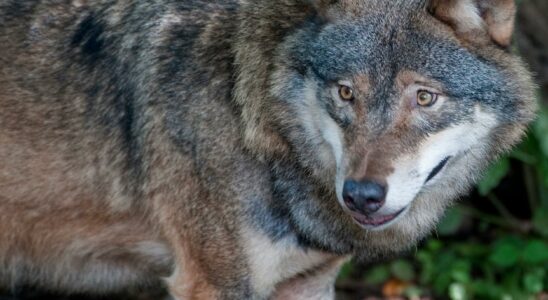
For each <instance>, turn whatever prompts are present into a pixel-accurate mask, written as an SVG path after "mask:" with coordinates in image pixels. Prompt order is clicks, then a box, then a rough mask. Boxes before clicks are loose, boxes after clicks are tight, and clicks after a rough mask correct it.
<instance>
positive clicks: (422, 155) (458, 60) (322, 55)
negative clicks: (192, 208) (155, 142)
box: [270, 0, 534, 254]
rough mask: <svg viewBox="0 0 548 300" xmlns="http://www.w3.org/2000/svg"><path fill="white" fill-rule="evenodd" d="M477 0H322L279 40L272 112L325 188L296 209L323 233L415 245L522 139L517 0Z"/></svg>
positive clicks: (306, 226) (527, 106) (367, 242)
mask: <svg viewBox="0 0 548 300" xmlns="http://www.w3.org/2000/svg"><path fill="white" fill-rule="evenodd" d="M480 2H481V3H482V4H477V5H476V2H475V1H466V0H458V1H457V0H455V1H430V2H429V3H425V1H350V0H348V1H335V4H333V3H330V4H325V5H324V4H321V3H320V4H317V6H316V8H317V9H318V11H319V12H317V14H316V15H315V16H314V17H311V18H310V19H308V20H307V21H305V22H304V24H303V25H302V26H301V28H300V29H298V30H296V31H295V32H294V33H293V34H291V35H290V36H288V37H287V38H285V40H284V42H283V43H282V44H281V46H280V47H279V48H278V49H277V51H278V56H277V60H276V62H275V71H274V72H273V73H272V75H271V77H270V86H271V88H270V93H271V96H272V98H273V99H275V103H273V104H271V106H270V108H271V110H270V111H271V113H272V115H273V118H274V119H276V122H275V125H274V126H275V127H276V129H277V130H278V131H279V132H281V135H282V136H283V137H284V139H285V140H286V141H287V143H288V144H289V145H290V148H291V152H292V153H293V155H295V156H296V157H297V160H298V161H299V164H300V166H301V167H302V168H303V169H304V170H305V172H304V173H305V174H306V175H307V176H309V177H310V178H312V179H311V180H310V181H311V182H313V183H312V185H315V186H316V187H317V189H316V193H317V197H309V198H308V199H303V200H302V201H295V202H294V203H292V205H291V208H290V211H291V212H292V215H293V216H294V218H295V223H296V224H297V227H299V228H300V229H301V230H302V231H303V232H304V233H305V234H306V236H308V237H310V239H311V240H313V242H315V243H318V244H320V245H328V244H329V246H326V247H330V248H333V247H334V246H333V244H337V246H340V247H341V248H340V249H341V251H343V250H344V248H345V246H344V245H352V246H354V247H359V249H366V250H368V251H367V252H370V253H369V254H371V253H374V252H376V251H375V250H377V249H383V250H385V249H386V248H387V247H390V248H392V249H398V248H402V247H406V246H408V245H409V244H412V243H411V242H412V241H414V240H416V239H417V238H418V237H420V236H422V235H423V234H424V233H426V232H428V230H429V229H430V228H431V227H432V226H433V224H434V223H435V222H436V221H437V219H438V218H439V217H440V215H441V214H442V212H443V209H444V208H445V207H446V206H447V205H448V204H449V203H450V201H451V200H452V199H454V198H455V197H457V196H458V195H459V194H462V193H463V192H465V191H466V190H467V189H468V188H469V187H470V185H471V183H473V182H474V180H475V179H477V178H478V175H479V174H480V173H481V171H482V170H483V169H484V168H485V166H486V165H487V164H488V163H489V162H491V161H492V160H493V159H494V158H495V157H496V156H497V155H499V154H500V153H501V152H502V151H504V150H507V149H508V148H509V147H511V146H512V145H514V144H515V143H516V142H517V141H518V140H519V138H520V137H521V135H522V133H523V130H524V127H525V126H526V124H527V123H528V122H529V120H530V119H531V116H532V111H533V110H534V104H533V96H532V88H531V84H530V82H529V80H530V79H529V75H528V73H527V72H526V71H525V70H524V69H523V68H522V67H521V64H520V62H519V60H518V59H516V58H515V57H513V56H512V55H511V54H510V53H509V51H508V50H507V49H506V48H507V46H508V41H509V40H510V35H511V31H512V26H511V23H512V22H513V13H514V6H513V2H512V1H498V0H497V1H495V0H493V1H483V2H482V1H480ZM310 198H313V199H310ZM334 198H336V199H334ZM337 202H338V207H337V206H335V205H333V203H337ZM341 208H342V209H341ZM333 236H336V238H333ZM328 237H329V238H328ZM337 246H335V247H337Z"/></svg>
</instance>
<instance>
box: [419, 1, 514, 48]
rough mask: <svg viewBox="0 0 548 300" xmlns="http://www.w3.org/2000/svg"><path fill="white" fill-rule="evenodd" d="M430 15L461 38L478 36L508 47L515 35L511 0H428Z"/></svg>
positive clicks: (512, 2)
mask: <svg viewBox="0 0 548 300" xmlns="http://www.w3.org/2000/svg"><path fill="white" fill-rule="evenodd" d="M428 8H429V11H430V12H431V14H432V15H433V16H435V17H436V18H438V19H439V20H440V21H442V22H444V23H447V24H448V25H450V26H451V27H452V28H453V29H454V30H455V32H456V33H457V35H459V36H462V37H464V38H467V37H470V36H477V34H478V33H483V34H485V37H488V38H490V39H491V40H492V41H494V42H495V43H497V44H498V45H500V46H503V47H508V46H509V45H510V42H511V40H512V33H513V31H514V19H515V14H516V5H515V3H514V0H430V2H429V7H428Z"/></svg>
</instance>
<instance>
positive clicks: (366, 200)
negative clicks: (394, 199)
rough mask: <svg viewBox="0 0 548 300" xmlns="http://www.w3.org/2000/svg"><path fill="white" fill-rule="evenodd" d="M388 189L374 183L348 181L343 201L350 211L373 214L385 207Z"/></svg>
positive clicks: (344, 188) (345, 183)
mask: <svg viewBox="0 0 548 300" xmlns="http://www.w3.org/2000/svg"><path fill="white" fill-rule="evenodd" d="M385 196H386V188H385V187H384V186H382V185H380V184H378V183H376V182H373V181H355V180H346V181H345V182H344V187H343V199H344V203H345V204H346V206H347V207H348V209H350V210H352V211H354V212H357V213H362V214H366V215H367V214H372V213H374V212H376V211H378V210H379V209H380V208H381V207H382V206H383V205H384V199H385Z"/></svg>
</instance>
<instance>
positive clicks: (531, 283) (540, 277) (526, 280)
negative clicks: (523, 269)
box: [523, 269, 546, 294]
mask: <svg viewBox="0 0 548 300" xmlns="http://www.w3.org/2000/svg"><path fill="white" fill-rule="evenodd" d="M545 273H546V272H544V270H541V269H539V270H535V271H533V272H530V273H527V274H525V276H524V277H523V286H524V287H525V289H526V290H527V291H528V292H529V293H534V294H538V293H540V292H542V291H543V290H544V282H543V281H544V276H545Z"/></svg>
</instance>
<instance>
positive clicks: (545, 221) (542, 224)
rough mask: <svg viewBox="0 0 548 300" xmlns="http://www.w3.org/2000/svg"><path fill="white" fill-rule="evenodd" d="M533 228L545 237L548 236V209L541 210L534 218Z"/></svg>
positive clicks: (536, 212)
mask: <svg viewBox="0 0 548 300" xmlns="http://www.w3.org/2000/svg"><path fill="white" fill-rule="evenodd" d="M533 226H534V227H535V229H536V230H537V231H538V232H539V233H541V234H542V235H544V236H548V208H540V209H538V210H537V211H535V214H534V216H533Z"/></svg>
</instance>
